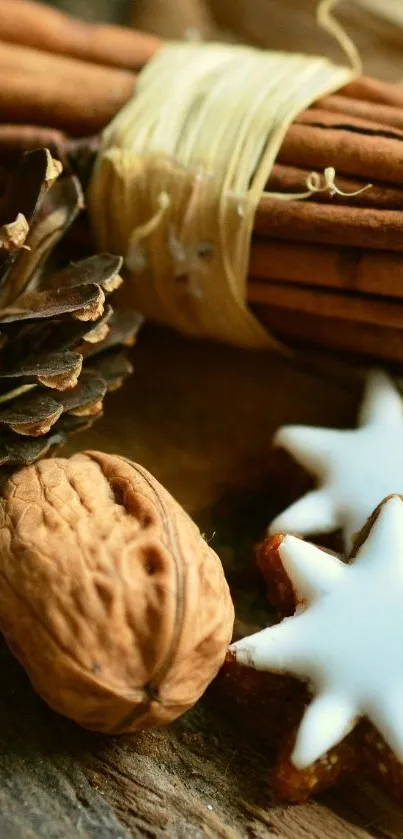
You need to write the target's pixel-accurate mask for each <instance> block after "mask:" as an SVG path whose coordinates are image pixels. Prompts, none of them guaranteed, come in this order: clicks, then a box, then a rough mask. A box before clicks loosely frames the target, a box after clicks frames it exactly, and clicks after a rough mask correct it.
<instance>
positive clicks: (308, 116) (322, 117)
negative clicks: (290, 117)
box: [294, 107, 403, 140]
mask: <svg viewBox="0 0 403 839" xmlns="http://www.w3.org/2000/svg"><path fill="white" fill-rule="evenodd" d="M294 122H296V123H304V124H307V125H316V126H318V127H320V128H333V129H336V130H343V131H349V132H351V131H354V132H359V133H360V134H361V133H364V134H368V135H370V136H374V135H377V134H378V135H380V136H381V137H384V136H386V137H388V138H391V139H397V140H402V139H403V130H402V129H401V128H396V127H395V126H392V125H391V126H388V125H385V124H384V123H382V122H377V121H376V120H375V119H368V118H363V117H359V116H353V115H349V114H342V113H334V112H333V111H327V110H326V109H325V108H319V107H315V108H308V109H307V110H306V111H303V112H302V113H301V114H298V116H297V117H296V118H295V120H294Z"/></svg>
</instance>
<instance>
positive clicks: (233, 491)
mask: <svg viewBox="0 0 403 839" xmlns="http://www.w3.org/2000/svg"><path fill="white" fill-rule="evenodd" d="M133 359H134V362H135V366H136V372H135V375H134V376H133V378H132V380H131V382H130V383H128V385H127V387H126V388H125V389H124V390H122V391H119V392H117V393H116V394H113V395H112V396H110V397H109V400H108V404H107V413H106V415H105V417H104V419H103V420H102V421H101V422H100V423H99V424H98V425H97V426H95V427H94V428H93V429H92V431H91V432H88V434H85V435H81V436H80V437H76V438H75V439H74V440H73V441H72V442H71V443H70V451H74V450H77V448H78V447H80V448H81V447H87V448H88V447H92V448H94V447H97V448H102V449H105V450H108V451H116V452H118V453H119V452H120V453H122V454H124V455H126V456H127V457H131V458H133V459H136V460H138V461H140V462H141V463H143V464H144V465H145V466H146V467H148V468H149V469H151V470H152V471H153V472H154V473H155V474H156V475H157V477H159V478H160V479H161V480H162V481H163V482H164V483H165V484H166V485H167V486H168V488H169V489H170V490H171V491H172V492H173V493H174V494H175V495H176V497H177V498H178V499H179V500H180V501H181V502H182V503H183V504H184V505H185V506H186V507H187V508H188V509H189V511H190V512H191V513H192V514H193V515H194V516H195V517H196V518H197V520H198V521H199V522H200V524H201V527H202V528H203V530H204V532H205V533H206V535H207V537H208V538H209V539H210V540H211V542H212V544H213V545H214V547H215V548H216V549H217V550H218V551H219V553H220V556H221V558H222V560H223V563H224V565H225V568H226V572H227V574H228V577H229V580H230V583H231V586H232V590H233V593H234V597H235V601H236V607H237V614H238V618H239V619H240V620H242V621H243V622H244V624H246V628H248V626H251V625H253V626H259V625H262V624H264V623H265V621H267V620H268V619H269V616H268V610H267V607H266V603H265V596H264V589H263V586H262V584H261V581H260V580H259V578H258V576H257V574H256V572H255V571H254V570H253V567H252V565H251V547H252V545H253V543H254V542H255V541H256V540H257V539H258V538H259V537H260V536H261V534H262V532H263V530H264V527H265V525H266V523H267V521H268V519H269V518H270V516H271V515H272V514H273V513H274V512H276V511H277V510H278V509H279V508H280V507H281V506H282V505H283V504H284V503H286V502H287V501H288V500H289V499H291V498H292V497H294V496H295V495H296V494H297V493H298V492H299V490H300V489H301V487H302V486H303V485H304V484H305V477H304V476H303V474H302V473H301V472H300V471H299V470H297V469H296V468H294V467H292V465H291V464H290V463H287V461H285V460H284V459H282V458H281V457H279V456H278V455H275V454H274V453H272V452H271V451H270V437H271V434H272V432H273V431H274V429H275V428H276V427H277V426H278V424H280V423H282V422H285V421H287V422H288V421H293V422H312V423H326V422H327V423H334V424H340V425H343V424H346V423H350V422H351V421H352V418H353V415H354V411H355V407H356V394H353V393H352V392H351V391H348V390H346V389H343V388H341V387H340V385H339V384H338V382H331V381H328V382H325V381H323V380H322V381H321V380H318V379H316V378H315V377H313V376H312V375H308V374H306V373H303V372H301V371H300V372H298V371H296V370H295V369H293V367H292V366H291V365H290V364H288V363H286V362H284V361H281V360H279V359H278V358H273V357H272V356H270V355H263V354H256V353H244V352H238V351H236V350H232V349H230V348H226V347H219V346H213V345H207V344H203V343H196V342H195V343H193V342H187V341H186V340H183V339H181V338H178V337H177V336H174V335H172V334H170V333H168V332H164V331H161V332H159V331H153V330H150V331H145V332H144V333H143V334H142V336H141V338H140V340H139V345H138V347H137V348H135V351H134V354H133ZM0 652H1V665H2V686H3V687H2V691H1V694H0V743H1V747H0V836H1V837H3V836H4V839H42V837H43V839H45V837H46V839H49V837H50V839H76V837H77V839H93V837H94V839H95V837H96V839H118V838H119V837H120V839H128V837H130V836H132V837H141V839H142V838H143V837H144V839H154V837H155V839H166V837H172V839H204V837H207V838H208V839H209V837H211V839H216V837H217V839H221V838H222V839H269V837H270V839H271V837H281V839H370V837H371V839H375V838H376V839H381V837H385V838H386V837H388V839H398V837H401V836H402V835H403V811H400V810H399V809H398V808H397V807H396V806H395V805H394V804H393V803H391V802H390V801H389V800H387V799H386V798H384V797H383V796H381V795H378V794H377V793H376V792H374V790H373V789H372V788H370V787H368V786H367V785H366V784H363V783H362V782H361V781H359V780H358V779H354V780H352V781H349V782H348V783H347V782H346V783H345V784H344V785H343V787H340V788H339V789H338V790H337V791H335V792H333V793H332V794H328V795H327V796H323V797H321V798H320V800H319V801H316V802H314V803H311V804H308V805H306V806H303V807H284V806H278V805H275V804H274V803H273V802H272V800H271V797H270V792H269V786H268V783H267V777H268V774H269V771H270V767H271V765H272V759H273V755H272V753H271V750H270V748H269V747H268V746H267V745H265V742H264V732H263V733H262V738H259V742H256V738H254V737H252V736H251V735H250V734H249V733H248V731H247V726H246V725H245V727H243V726H240V725H239V723H234V722H232V721H231V716H230V714H229V713H226V712H225V710H223V709H222V708H218V706H217V703H216V699H215V697H214V695H213V694H208V695H207V696H206V697H205V698H204V699H203V701H202V702H200V703H199V705H198V706H197V707H196V708H195V709H193V710H192V711H191V712H190V713H188V714H187V715H186V716H185V717H184V718H182V719H181V720H179V721H178V722H177V723H175V724H174V725H172V726H171V727H170V728H168V729H165V730H159V731H152V732H146V733H140V734H138V735H136V736H132V737H121V738H107V737H102V736H100V735H94V734H90V733H87V732H85V731H83V730H81V729H79V728H78V727H77V726H75V725H73V724H72V723H70V722H68V721H65V720H63V719H62V718H60V717H58V716H57V715H55V714H53V713H52V712H51V711H49V710H48V709H47V708H46V707H45V706H44V705H43V703H42V702H41V701H40V700H39V699H38V698H37V697H36V696H35V695H34V693H33V691H32V690H31V688H30V686H29V684H28V682H27V680H26V678H25V676H24V675H23V673H22V671H21V669H20V668H19V666H18V665H17V664H16V663H15V662H14V660H13V659H12V657H11V656H10V654H9V653H8V652H7V650H6V649H5V648H4V647H3V649H1V651H0ZM233 701H234V702H235V701H236V697H235V696H234V697H233Z"/></svg>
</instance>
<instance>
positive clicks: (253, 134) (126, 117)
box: [88, 43, 356, 347]
mask: <svg viewBox="0 0 403 839" xmlns="http://www.w3.org/2000/svg"><path fill="white" fill-rule="evenodd" d="M355 75H356V72H355V70H354V69H351V68H349V67H343V66H337V65H334V64H332V63H331V62H330V61H328V60H327V59H326V58H322V57H318V56H307V55H299V54H288V53H282V52H267V51H261V50H257V49H254V48H249V47H243V46H232V45H223V44H197V43H180V44H171V45H169V46H166V47H164V48H162V49H161V50H160V51H158V52H157V54H156V56H155V57H154V58H153V59H152V60H151V61H150V62H149V64H148V65H147V66H146V68H145V69H144V70H143V71H142V73H141V74H140V77H139V80H138V83H137V87H136V92H135V95H134V97H133V99H132V100H131V101H130V102H129V103H128V105H127V106H126V107H125V108H124V109H123V111H122V112H121V113H120V114H118V116H117V117H116V118H115V119H114V121H113V122H112V123H111V125H110V126H109V127H108V128H107V129H106V131H105V132H104V135H103V139H102V145H101V150H100V153H99V156H98V159H97V162H96V165H95V168H94V174H93V178H92V182H91V184H90V189H89V195H88V204H89V210H90V215H91V217H92V221H93V226H94V230H95V234H96V238H97V241H98V244H99V246H100V247H101V248H104V249H107V250H109V251H112V252H115V253H122V254H124V255H125V265H126V272H127V273H128V274H129V276H130V283H131V293H130V296H131V301H132V302H133V303H134V304H135V305H136V306H137V307H138V308H139V309H140V311H142V312H143V313H144V314H145V315H146V316H148V317H149V318H150V319H152V320H154V321H157V322H160V323H165V324H169V325H171V326H173V327H175V328H176V329H178V330H179V331H181V332H183V333H186V334H189V335H193V336H200V337H206V338H207V337H208V338H215V339H219V340H221V341H225V342H229V343H232V344H236V345H238V346H244V347H269V346H274V345H276V341H275V339H274V338H273V337H271V336H270V335H269V334H268V332H267V331H266V329H265V328H264V327H263V326H262V325H261V324H260V323H259V321H258V320H257V318H255V316H254V315H253V313H252V312H251V311H250V310H249V309H248V307H247V304H246V295H247V275H248V263H249V253H250V243H251V236H252V231H253V222H254V216H255V212H256V208H257V205H258V202H259V199H260V197H261V195H262V194H264V188H265V184H266V183H267V181H268V178H269V175H270V172H271V168H272V166H273V163H274V161H275V159H276V155H277V152H278V150H279V147H280V145H281V143H282V140H283V138H284V135H285V133H286V131H287V129H288V127H289V126H290V124H291V123H292V121H293V120H294V118H295V117H296V116H297V114H299V113H300V112H301V111H303V110H304V109H305V108H307V107H308V106H309V105H310V104H312V102H314V101H315V100H316V99H318V98H319V97H321V96H325V95H327V94H330V93H332V92H334V91H335V90H337V89H338V88H340V87H342V86H343V85H345V84H346V83H347V82H349V81H351V79H352V78H353V77H354V76H355ZM293 197H295V196H293Z"/></svg>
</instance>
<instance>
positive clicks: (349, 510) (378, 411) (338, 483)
mask: <svg viewBox="0 0 403 839" xmlns="http://www.w3.org/2000/svg"><path fill="white" fill-rule="evenodd" d="M274 443H275V445H278V446H281V447H283V448H284V449H286V450H287V451H288V452H289V453H290V454H291V455H293V456H294V457H295V459H296V460H297V461H298V462H299V463H300V464H301V465H302V466H304V467H305V468H306V469H307V471H308V472H310V473H311V474H312V475H314V476H315V477H316V478H317V479H318V482H319V487H318V489H316V490H313V491H312V492H309V493H308V494H307V495H305V496H303V498H300V499H299V500H298V501H296V502H295V504H293V505H292V506H291V507H289V508H288V509H287V510H285V511H284V512H283V513H281V514H280V515H279V516H278V517H277V518H276V519H275V520H274V521H273V522H272V524H271V525H270V532H271V533H276V532H277V533H278V532H281V533H297V534H298V535H301V536H307V535H310V534H313V533H330V532H332V531H334V530H337V529H339V528H342V530H343V534H344V540H345V545H346V548H347V549H348V550H349V549H350V548H351V544H352V541H353V538H354V534H356V533H357V532H358V531H359V530H360V529H361V528H362V526H363V525H364V523H365V521H366V520H367V518H368V516H369V515H370V514H371V512H372V510H374V509H375V507H376V506H377V505H378V504H379V503H380V501H381V500H382V499H383V498H385V497H386V496H387V495H390V494H392V493H401V492H403V400H402V397H401V395H400V393H399V392H398V390H397V389H396V388H395V386H394V384H393V382H392V381H391V379H390V378H389V377H388V376H387V375H386V374H385V373H382V372H374V373H372V374H371V375H370V376H369V378H368V382H367V387H366V392H365V396H364V400H363V404H362V407H361V411H360V415H359V427H358V428H357V429H354V430H334V429H327V428H312V427H309V426H297V425H295V426H292V425H290V426H284V427H283V428H281V429H279V431H278V432H277V434H276V435H275V438H274Z"/></svg>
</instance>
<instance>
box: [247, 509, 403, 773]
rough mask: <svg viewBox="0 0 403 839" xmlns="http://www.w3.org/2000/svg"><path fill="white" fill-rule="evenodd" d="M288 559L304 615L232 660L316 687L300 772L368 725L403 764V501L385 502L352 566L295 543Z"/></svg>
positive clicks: (303, 731)
mask: <svg viewBox="0 0 403 839" xmlns="http://www.w3.org/2000/svg"><path fill="white" fill-rule="evenodd" d="M279 553H280V557H281V560H282V563H283V565H284V568H285V570H286V572H287V575H288V576H289V578H290V580H291V582H292V584H293V587H294V588H295V591H296V593H297V596H298V599H301V601H302V606H301V608H300V609H299V610H298V611H297V612H296V614H295V615H294V616H293V617H291V618H286V619H285V620H283V621H282V623H280V624H278V625H277V626H274V627H270V628H269V629H264V630H262V632H257V633H256V634H254V635H251V636H249V637H248V638H243V639H242V640H241V641H237V642H236V643H235V644H233V645H232V646H231V650H232V651H233V652H234V653H235V655H236V659H237V661H238V662H239V663H240V664H244V665H249V666H251V667H254V668H255V669H257V670H271V671H274V672H278V673H288V674H291V675H293V676H297V677H298V678H300V679H305V680H308V681H309V684H310V686H311V688H312V690H313V693H314V695H315V698H314V699H313V700H312V702H311V704H310V705H309V706H308V708H307V710H306V712H305V716H304V717H303V720H302V722H301V725H300V728H299V732H298V736H297V740H296V744H295V748H294V751H293V754H292V757H291V760H292V762H293V763H294V765H295V766H296V767H297V768H298V769H303V768H305V767H307V766H309V765H310V764H311V763H313V762H314V761H315V760H317V759H318V758H319V757H321V756H322V755H324V754H325V753H326V752H327V751H328V750H329V749H330V748H332V747H333V746H335V745H337V743H339V742H340V741H341V740H342V739H343V738H344V737H345V736H346V735H347V734H348V733H349V731H351V729H352V728H353V727H354V725H355V723H356V722H357V720H358V719H359V718H360V717H363V716H366V717H367V718H368V719H370V720H371V722H372V723H373V724H374V725H375V726H376V728H377V729H378V730H379V732H380V733H381V734H382V736H383V737H384V739H385V740H386V742H387V743H388V744H389V746H390V748H391V749H392V750H393V752H394V753H395V755H396V757H397V758H398V759H399V760H400V761H402V762H403V655H402V648H403V608H402V603H403V501H402V500H401V498H399V497H397V496H393V497H392V498H390V499H388V500H387V501H386V502H385V504H384V505H383V507H382V508H381V511H380V513H379V515H378V517H377V519H376V521H375V523H374V525H373V527H372V528H371V530H370V533H369V535H368V537H367V539H366V541H365V542H364V543H363V545H362V546H361V548H360V550H359V552H358V554H357V556H356V558H355V560H354V562H353V563H352V564H351V565H345V564H344V563H343V562H341V561H340V560H339V559H337V558H335V557H333V556H331V555H330V554H328V553H326V552H324V551H321V550H319V548H316V547H314V546H313V545H311V544H309V543H308V542H303V541H302V540H300V539H297V538H296V537H294V536H285V537H284V539H283V541H282V543H281V545H280V548H279Z"/></svg>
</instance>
